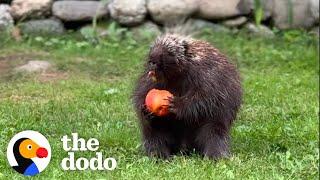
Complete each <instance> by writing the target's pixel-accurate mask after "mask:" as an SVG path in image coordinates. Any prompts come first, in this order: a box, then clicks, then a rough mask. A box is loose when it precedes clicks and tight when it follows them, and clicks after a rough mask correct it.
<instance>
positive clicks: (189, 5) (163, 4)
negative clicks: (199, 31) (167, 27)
mask: <svg viewBox="0 0 320 180" xmlns="http://www.w3.org/2000/svg"><path fill="white" fill-rule="evenodd" d="M147 8H148V11H149V13H150V15H151V17H152V19H154V20H155V21H156V22H158V23H161V24H166V23H169V24H170V23H175V22H179V21H181V20H184V19H186V18H188V17H189V16H191V15H192V14H193V13H195V12H196V11H197V9H198V3H197V1H195V0H175V1H172V0H161V1H159V0H149V1H148V3H147Z"/></svg>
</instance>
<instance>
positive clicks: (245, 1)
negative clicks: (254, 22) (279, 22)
mask: <svg viewBox="0 0 320 180" xmlns="http://www.w3.org/2000/svg"><path fill="white" fill-rule="evenodd" d="M273 1H274V0H260V2H261V6H262V9H263V18H262V20H266V19H268V18H270V17H271V14H272V9H273ZM254 2H255V0H241V1H240V3H239V6H238V7H239V9H240V10H241V11H242V12H244V13H252V14H254V9H255V5H254Z"/></svg>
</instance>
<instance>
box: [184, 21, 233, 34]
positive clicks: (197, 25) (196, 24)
mask: <svg viewBox="0 0 320 180" xmlns="http://www.w3.org/2000/svg"><path fill="white" fill-rule="evenodd" d="M187 24H188V25H190V27H189V28H190V31H191V32H196V31H201V30H203V29H209V30H211V31H213V32H226V33H228V32H230V29H228V28H227V27H225V26H223V25H220V24H215V23H212V22H210V21H206V20H202V19H190V20H189V21H188V22H187Z"/></svg>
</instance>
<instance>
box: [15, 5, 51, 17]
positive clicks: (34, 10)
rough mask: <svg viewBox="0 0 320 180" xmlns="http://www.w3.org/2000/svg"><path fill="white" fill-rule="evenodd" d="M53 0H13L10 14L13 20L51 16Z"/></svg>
mask: <svg viewBox="0 0 320 180" xmlns="http://www.w3.org/2000/svg"><path fill="white" fill-rule="evenodd" d="M52 2H53V0H13V1H12V3H11V14H12V16H13V17H14V18H15V19H26V18H43V17H46V16H49V15H50V14H51V5H52Z"/></svg>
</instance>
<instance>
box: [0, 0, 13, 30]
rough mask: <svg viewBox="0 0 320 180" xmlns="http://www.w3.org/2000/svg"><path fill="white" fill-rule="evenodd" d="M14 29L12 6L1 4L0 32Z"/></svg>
mask: <svg viewBox="0 0 320 180" xmlns="http://www.w3.org/2000/svg"><path fill="white" fill-rule="evenodd" d="M11 27H13V18H12V16H11V15H10V6H9V5H6V4H0V31H2V30H7V29H9V28H11Z"/></svg>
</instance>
